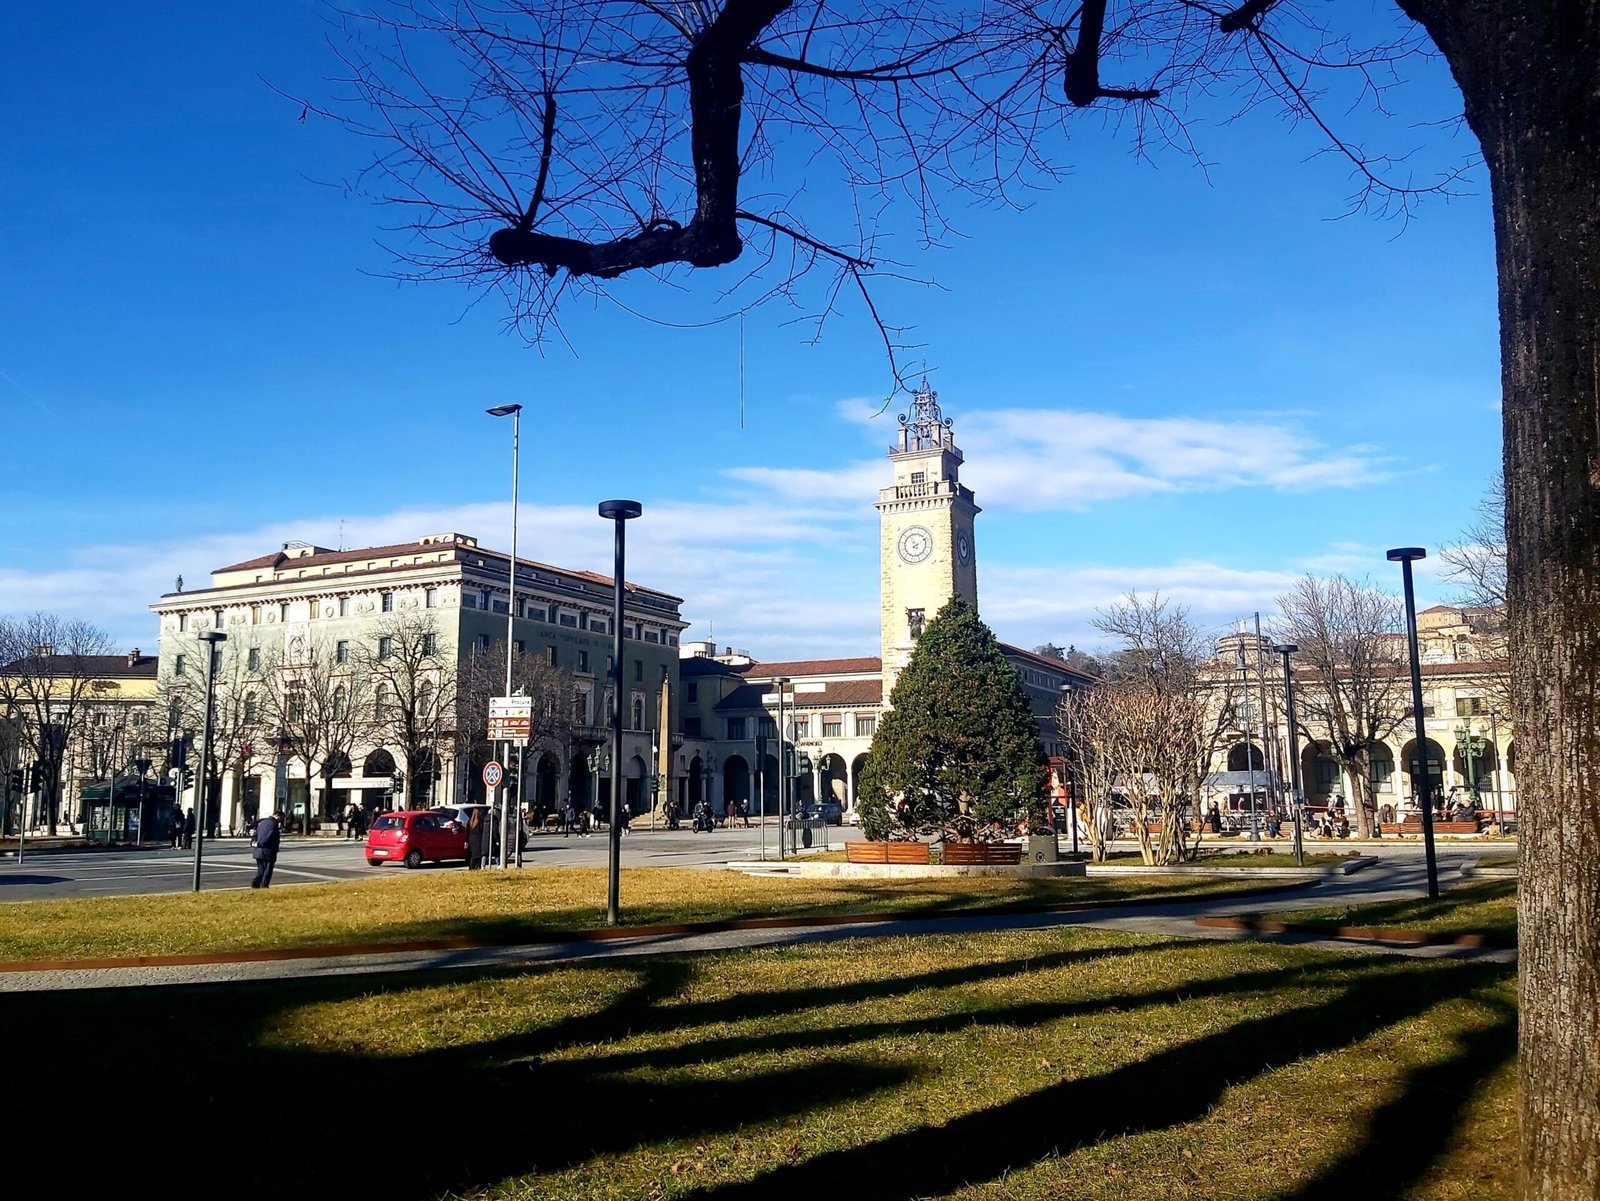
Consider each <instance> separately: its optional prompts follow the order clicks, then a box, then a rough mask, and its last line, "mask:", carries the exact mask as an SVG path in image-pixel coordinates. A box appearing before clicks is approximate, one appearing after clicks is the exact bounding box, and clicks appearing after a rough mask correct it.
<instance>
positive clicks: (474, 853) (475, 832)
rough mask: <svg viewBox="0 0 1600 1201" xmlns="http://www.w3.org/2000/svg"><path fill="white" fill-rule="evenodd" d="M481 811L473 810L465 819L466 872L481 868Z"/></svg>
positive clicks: (482, 829) (482, 836)
mask: <svg viewBox="0 0 1600 1201" xmlns="http://www.w3.org/2000/svg"><path fill="white" fill-rule="evenodd" d="M484 834H485V830H484V826H483V810H482V809H479V808H474V809H473V810H472V813H471V815H470V816H469V817H468V818H467V870H468V871H474V872H475V871H477V870H478V869H480V868H481V867H483V844H484V841H485V839H484Z"/></svg>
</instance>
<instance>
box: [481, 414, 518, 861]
mask: <svg viewBox="0 0 1600 1201" xmlns="http://www.w3.org/2000/svg"><path fill="white" fill-rule="evenodd" d="M485 412H487V413H488V414H489V416H491V417H509V418H511V559H510V562H508V563H507V564H506V584H507V587H508V592H507V594H506V691H505V695H506V696H510V695H511V653H512V648H513V647H514V646H515V645H516V642H515V640H514V638H513V635H514V633H515V630H516V625H515V623H516V620H517V480H518V476H519V474H520V473H519V471H518V462H517V460H518V456H519V455H520V453H521V445H522V406H521V405H516V404H512V405H495V406H494V408H492V409H486V410H485ZM501 746H502V748H503V749H502V751H501V752H500V762H501V763H505V762H506V761H507V760H508V759H509V758H510V750H511V744H510V743H509V742H506V743H502V744H501ZM510 839H511V790H510V789H509V788H508V787H507V786H506V784H505V782H504V777H503V776H502V778H501V784H500V866H501V867H510V866H511V857H510V856H509V855H507V854H506V848H507V847H509V846H510V845H511V841H510ZM517 841H518V842H521V841H522V840H521V839H520V838H519V839H518V840H517Z"/></svg>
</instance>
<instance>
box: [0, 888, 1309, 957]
mask: <svg viewBox="0 0 1600 1201" xmlns="http://www.w3.org/2000/svg"><path fill="white" fill-rule="evenodd" d="M1319 883H1320V881H1319V880H1303V881H1295V882H1293V883H1289V884H1277V885H1271V886H1264V887H1261V888H1247V889H1241V890H1239V891H1238V892H1229V893H1223V894H1219V896H1218V897H1217V898H1209V897H1206V896H1191V897H1182V896H1154V897H1130V898H1127V899H1124V900H1120V901H1067V902H1064V903H1062V904H1059V905H995V906H988V907H985V908H982V909H957V910H944V911H941V912H938V913H818V914H802V915H799V916H791V917H740V918H727V919H724V920H722V921H714V922H682V923H676V924H672V925H658V926H600V927H590V928H588V929H579V930H549V931H543V932H540V933H538V934H536V935H535V936H533V937H528V938H518V939H510V940H506V941H495V940H492V939H479V938H429V939H419V940H415V941H411V942H391V943H346V944H337V943H332V944H327V945H324V946H310V947H278V948H266V949H258V950H253V951H211V952H196V953H193V954H187V955H136V956H129V957H125V958H119V959H8V960H0V973H11V972H74V971H77V972H82V971H101V970H106V969H117V968H149V967H201V966H207V965H213V964H226V963H281V962H284V961H287V960H295V959H335V958H352V959H354V958H362V957H366V956H373V955H397V954H406V953H409V952H414V951H479V950H494V949H505V948H510V947H539V946H551V945H559V944H561V943H572V942H612V941H619V940H624V939H630V938H655V937H663V936H681V935H689V934H722V933H727V932H730V931H735V930H809V929H818V928H825V927H829V926H862V925H871V924H874V923H885V922H938V921H957V920H964V919H968V918H974V917H989V916H993V915H997V914H998V915H1010V916H1028V915H1043V914H1051V913H1083V912H1088V911H1090V910H1101V909H1139V908H1147V907H1150V906H1154V905H1172V904H1180V905H1181V904H1185V903H1187V902H1192V901H1200V900H1208V899H1222V900H1227V901H1236V900H1249V899H1250V898H1252V897H1261V896H1277V895H1279V894H1281V893H1286V892H1296V891H1300V890H1302V889H1308V888H1315V887H1317V885H1318V884H1319ZM1197 920H1198V919H1197Z"/></svg>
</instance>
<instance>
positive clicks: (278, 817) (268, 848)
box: [250, 813, 283, 888]
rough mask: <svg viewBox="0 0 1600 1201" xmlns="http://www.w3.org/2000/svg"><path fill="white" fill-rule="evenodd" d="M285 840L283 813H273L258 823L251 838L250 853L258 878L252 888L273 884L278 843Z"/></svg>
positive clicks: (251, 883)
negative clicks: (273, 870) (254, 862)
mask: <svg viewBox="0 0 1600 1201" xmlns="http://www.w3.org/2000/svg"><path fill="white" fill-rule="evenodd" d="M282 841H283V814H282V813H273V814H272V815H271V816H269V817H264V818H262V819H261V820H260V821H258V822H257V823H256V832H255V836H254V837H253V838H252V839H251V840H250V855H251V857H252V858H253V859H255V861H256V878H255V879H254V880H252V881H250V887H251V888H267V887H269V886H270V885H271V884H272V869H273V868H274V867H275V866H276V865H277V862H278V844H279V843H280V842H282Z"/></svg>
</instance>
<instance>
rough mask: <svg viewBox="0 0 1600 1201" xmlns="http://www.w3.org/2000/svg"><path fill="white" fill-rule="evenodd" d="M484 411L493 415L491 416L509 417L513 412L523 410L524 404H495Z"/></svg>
mask: <svg viewBox="0 0 1600 1201" xmlns="http://www.w3.org/2000/svg"><path fill="white" fill-rule="evenodd" d="M484 412H486V413H488V414H489V416H491V417H509V416H511V414H513V413H520V412H522V406H521V405H495V407H494V408H492V409H485V410H484Z"/></svg>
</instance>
